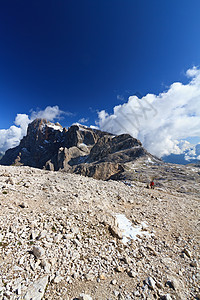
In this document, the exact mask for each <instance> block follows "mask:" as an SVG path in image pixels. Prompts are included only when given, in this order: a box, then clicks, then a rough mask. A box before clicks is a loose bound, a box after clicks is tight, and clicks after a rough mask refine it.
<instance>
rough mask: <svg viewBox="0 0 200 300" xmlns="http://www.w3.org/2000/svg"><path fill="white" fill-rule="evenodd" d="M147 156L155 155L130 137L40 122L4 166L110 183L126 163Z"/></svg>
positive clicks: (3, 161)
mask: <svg viewBox="0 0 200 300" xmlns="http://www.w3.org/2000/svg"><path fill="white" fill-rule="evenodd" d="M146 156H151V155H150V154H149V153H148V152H147V151H146V150H145V149H144V148H143V147H142V144H141V142H140V141H139V140H137V139H134V138H133V137H131V136H130V135H128V134H122V135H119V136H113V135H111V134H110V133H107V132H102V131H100V130H96V129H95V130H94V129H91V128H88V127H86V126H82V125H73V126H71V127H70V128H69V129H68V130H67V129H66V128H63V127H62V126H61V125H60V124H59V123H56V124H53V123H50V122H47V120H45V119H36V120H34V121H33V122H32V123H30V124H29V126H28V130H27V135H26V136H25V137H24V138H23V139H22V140H21V142H20V144H19V146H17V147H15V148H12V149H9V150H7V151H6V153H5V155H4V156H3V158H2V159H1V160H0V164H2V165H26V166H30V167H36V168H40V169H47V170H55V171H58V170H65V171H68V172H74V173H78V174H82V175H86V176H92V177H94V178H97V179H103V180H106V179H109V178H110V177H111V176H113V175H116V174H118V173H121V172H123V170H124V164H125V163H127V162H131V161H134V160H136V159H138V158H140V157H146ZM151 157H152V156H151Z"/></svg>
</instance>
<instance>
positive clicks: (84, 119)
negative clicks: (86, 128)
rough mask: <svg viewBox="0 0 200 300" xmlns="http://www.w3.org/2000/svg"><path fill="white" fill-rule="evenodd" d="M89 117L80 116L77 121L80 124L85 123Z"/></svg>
mask: <svg viewBox="0 0 200 300" xmlns="http://www.w3.org/2000/svg"><path fill="white" fill-rule="evenodd" d="M88 120H89V119H86V118H81V119H80V120H78V123H80V124H84V123H85V124H86V123H87V122H88Z"/></svg>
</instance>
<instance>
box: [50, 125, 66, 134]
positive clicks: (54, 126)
mask: <svg viewBox="0 0 200 300" xmlns="http://www.w3.org/2000/svg"><path fill="white" fill-rule="evenodd" d="M47 126H48V127H50V128H53V129H54V130H60V131H61V132H62V131H63V128H62V127H61V126H58V125H55V124H47Z"/></svg>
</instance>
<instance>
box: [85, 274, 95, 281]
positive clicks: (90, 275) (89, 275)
mask: <svg viewBox="0 0 200 300" xmlns="http://www.w3.org/2000/svg"><path fill="white" fill-rule="evenodd" d="M85 278H86V280H87V281H92V280H94V275H92V274H86V275H85Z"/></svg>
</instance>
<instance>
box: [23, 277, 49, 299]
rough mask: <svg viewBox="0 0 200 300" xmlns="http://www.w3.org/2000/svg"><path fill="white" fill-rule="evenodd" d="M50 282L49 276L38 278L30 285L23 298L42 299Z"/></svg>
mask: <svg viewBox="0 0 200 300" xmlns="http://www.w3.org/2000/svg"><path fill="white" fill-rule="evenodd" d="M47 283H48V276H44V277H42V278H39V279H37V280H36V281H35V282H34V283H33V284H32V285H31V286H29V287H28V290H27V292H26V294H25V295H24V297H23V299H25V300H40V299H42V297H43V296H44V293H45V288H46V286H47Z"/></svg>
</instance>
